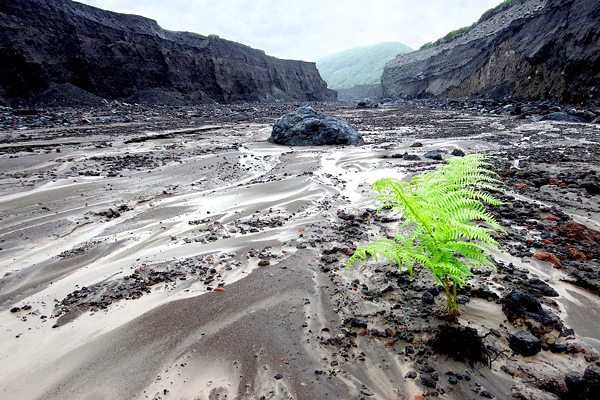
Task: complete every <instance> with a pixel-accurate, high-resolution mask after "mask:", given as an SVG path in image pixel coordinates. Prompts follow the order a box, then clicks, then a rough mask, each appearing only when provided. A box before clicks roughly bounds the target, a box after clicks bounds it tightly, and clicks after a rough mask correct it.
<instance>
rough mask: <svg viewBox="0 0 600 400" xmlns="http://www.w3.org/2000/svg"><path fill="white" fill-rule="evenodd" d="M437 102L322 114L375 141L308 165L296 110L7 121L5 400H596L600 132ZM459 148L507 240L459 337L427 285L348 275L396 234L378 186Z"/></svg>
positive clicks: (474, 294)
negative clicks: (482, 161) (273, 137)
mask: <svg viewBox="0 0 600 400" xmlns="http://www.w3.org/2000/svg"><path fill="white" fill-rule="evenodd" d="M425 105H427V104H426V103H422V102H417V103H404V104H386V105H381V106H380V107H378V108H372V109H357V108H356V106H355V105H353V104H345V103H340V104H312V106H313V107H314V108H315V109H317V110H319V111H323V112H325V113H328V114H330V115H334V116H338V117H343V118H346V119H348V120H349V121H350V122H351V123H352V124H353V125H354V126H355V127H356V128H357V130H358V131H359V132H360V133H361V134H362V135H363V137H364V139H365V141H366V143H367V144H366V145H364V146H360V147H343V146H327V147H294V148H292V147H287V146H279V145H274V144H271V143H269V142H267V140H266V139H267V138H268V137H269V135H270V133H271V127H272V125H273V123H274V122H275V120H276V119H277V118H278V117H280V116H281V115H283V114H284V113H286V112H288V111H291V110H293V109H295V108H296V107H298V106H300V104H275V105H236V106H214V105H211V106H198V107H192V106H189V107H179V108H174V107H145V106H137V105H129V104H123V103H116V102H114V103H107V104H106V105H105V106H104V107H96V108H88V109H73V108H71V109H52V110H44V111H42V112H39V110H8V109H3V110H2V112H3V113H4V114H3V118H4V121H5V123H4V125H3V127H2V130H1V131H0V164H1V165H2V168H1V170H0V171H1V172H0V221H1V225H0V248H1V250H0V276H1V278H0V335H1V338H2V343H3V346H2V349H0V382H1V383H0V388H1V389H0V393H1V396H0V397H2V398H10V399H32V398H40V399H42V398H43V399H55V398H56V399H58V398H60V399H82V398H135V399H144V398H150V399H159V398H162V399H169V398H177V399H225V398H228V399H235V398H237V399H263V398H264V399H290V398H292V399H316V398H318V399H325V398H331V399H341V398H344V399H362V398H372V399H415V398H428V397H438V396H439V397H441V398H448V399H479V398H482V397H483V398H497V399H510V398H520V399H556V398H560V399H580V398H589V399H592V398H597V397H594V396H597V395H598V384H599V379H600V378H599V377H600V367H599V366H598V353H599V352H600V325H599V324H598V323H597V321H598V319H599V317H600V304H599V300H600V299H599V297H598V295H599V290H600V266H599V262H598V248H599V244H600V232H599V231H598V230H600V227H599V225H600V219H599V218H598V210H599V206H600V204H599V201H600V165H599V163H598V161H599V157H600V147H599V141H600V125H599V124H590V123H571V122H562V121H540V120H538V119H539V118H530V116H529V115H525V116H521V118H517V117H516V116H515V115H510V114H509V112H508V111H507V112H506V113H504V112H498V113H489V112H488V113H485V114H482V113H481V110H478V109H477V107H468V109H467V108H465V107H456V106H455V107H440V106H439V104H438V103H430V104H429V105H430V106H433V107H425ZM513 114H514V113H513ZM590 119H591V117H590ZM456 149H459V150H461V151H462V152H464V153H466V154H468V153H483V154H485V155H486V156H488V157H489V160H490V161H491V162H492V163H493V164H494V166H495V168H496V172H497V173H498V174H499V175H500V177H501V178H502V180H503V181H504V183H505V185H504V186H502V187H499V189H500V190H501V191H502V192H501V193H498V196H499V197H500V198H501V199H502V200H503V201H504V202H505V205H504V206H500V207H491V208H490V211H491V212H492V213H493V214H494V215H495V216H496V217H497V218H498V220H499V221H500V222H501V224H502V226H503V227H504V229H505V230H506V231H507V234H506V235H503V236H499V237H498V239H499V241H500V243H501V250H500V251H499V252H495V253H494V259H495V261H496V268H490V267H480V268H473V273H474V274H475V275H474V276H473V277H472V278H470V279H469V280H468V283H467V285H466V286H465V287H464V288H462V289H461V290H460V291H459V300H460V303H461V304H460V306H459V312H460V315H459V318H458V323H452V322H451V321H448V318H447V316H446V315H445V307H446V304H445V295H444V293H443V291H440V288H439V287H438V286H437V285H436V284H435V282H434V281H433V279H432V278H431V276H430V275H429V274H428V272H427V271H420V270H418V269H417V270H416V271H415V274H414V276H412V277H411V276H409V274H408V273H407V272H406V271H399V270H398V268H397V267H396V266H389V265H388V264H387V263H377V262H375V261H374V260H371V261H370V262H366V263H363V264H359V263H356V264H354V265H353V266H352V267H351V268H348V269H345V268H344V265H345V262H346V260H347V259H348V257H349V255H350V254H352V251H353V250H354V249H355V248H356V247H357V246H358V245H361V244H366V243H367V242H369V241H371V240H374V239H376V238H378V237H382V236H392V235H394V234H395V233H396V232H397V229H398V227H399V225H400V224H401V221H402V219H401V215H398V214H390V213H386V212H382V213H379V214H376V213H375V209H376V206H375V205H374V204H373V203H372V199H373V197H374V196H373V194H372V193H371V192H370V190H369V185H370V184H371V183H372V182H373V181H374V180H376V179H377V178H379V177H384V176H395V177H398V178H401V179H410V177H411V176H413V175H414V174H417V173H419V172H420V171H424V170H427V169H430V168H433V167H435V166H436V165H439V164H440V163H442V162H443V160H435V159H430V158H426V157H424V155H425V154H426V153H428V152H431V151H437V152H439V155H440V156H441V158H442V159H446V158H448V157H452V155H451V153H452V152H453V151H454V150H456ZM437 158H439V157H437ZM524 354H525V355H524Z"/></svg>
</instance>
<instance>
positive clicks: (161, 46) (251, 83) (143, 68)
mask: <svg viewBox="0 0 600 400" xmlns="http://www.w3.org/2000/svg"><path fill="white" fill-rule="evenodd" d="M57 85H58V86H61V85H68V86H69V87H71V85H74V86H76V87H77V88H79V89H83V90H84V91H87V92H89V93H92V94H94V95H97V96H100V97H103V98H107V99H132V100H136V101H143V100H147V101H150V102H151V101H162V102H167V103H168V102H185V101H193V102H203V101H218V102H221V103H231V102H236V101H273V100H275V99H285V100H301V101H310V100H331V99H335V96H336V94H335V92H333V91H331V90H329V89H327V85H326V83H325V81H323V80H322V79H321V77H320V75H319V73H318V71H317V69H316V66H315V64H314V63H308V62H303V61H295V60H281V59H277V58H274V57H270V56H267V55H266V54H265V53H264V52H263V51H261V50H256V49H253V48H250V47H248V46H245V45H242V44H239V43H236V42H231V41H228V40H224V39H221V38H219V37H218V36H213V35H211V36H208V37H205V36H201V35H197V34H194V33H189V32H172V31H167V30H164V29H162V28H161V27H160V26H159V25H158V24H157V22H156V21H153V20H150V19H147V18H143V17H140V16H135V15H125V14H118V13H114V12H109V11H104V10H100V9H98V8H95V7H90V6H87V5H84V4H80V3H76V2H72V1H69V0H0V101H3V102H5V103H7V104H11V103H14V102H17V101H23V99H25V100H26V101H30V102H31V101H35V99H36V96H37V98H38V99H39V98H40V94H41V95H42V97H43V95H44V93H45V91H46V93H47V91H48V90H51V89H52V88H53V87H56V86H57Z"/></svg>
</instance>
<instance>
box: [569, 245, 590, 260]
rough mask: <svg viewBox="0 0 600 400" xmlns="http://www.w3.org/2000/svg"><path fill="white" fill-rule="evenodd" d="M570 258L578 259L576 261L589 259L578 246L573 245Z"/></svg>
mask: <svg viewBox="0 0 600 400" xmlns="http://www.w3.org/2000/svg"><path fill="white" fill-rule="evenodd" d="M569 259H571V260H576V261H582V260H587V257H586V255H585V254H583V253H582V252H581V250H579V249H578V248H575V247H571V248H570V249H569Z"/></svg>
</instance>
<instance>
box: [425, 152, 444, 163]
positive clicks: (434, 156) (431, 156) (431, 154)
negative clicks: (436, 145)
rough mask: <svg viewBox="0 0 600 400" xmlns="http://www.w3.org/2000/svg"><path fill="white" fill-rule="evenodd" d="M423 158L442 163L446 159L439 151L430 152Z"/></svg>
mask: <svg viewBox="0 0 600 400" xmlns="http://www.w3.org/2000/svg"><path fill="white" fill-rule="evenodd" d="M423 157H425V158H429V159H432V160H438V161H441V160H443V159H444V158H443V157H442V155H441V154H440V152H439V151H437V150H432V151H428V152H427V153H425V154H423Z"/></svg>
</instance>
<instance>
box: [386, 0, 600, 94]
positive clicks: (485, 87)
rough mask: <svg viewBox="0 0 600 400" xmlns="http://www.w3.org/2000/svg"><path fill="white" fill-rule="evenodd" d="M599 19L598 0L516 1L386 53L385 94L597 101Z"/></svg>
mask: <svg viewBox="0 0 600 400" xmlns="http://www.w3.org/2000/svg"><path fill="white" fill-rule="evenodd" d="M599 19H600V3H599V2H598V1H597V0H548V1H540V0H522V1H516V2H514V3H513V4H512V5H511V6H510V7H508V8H507V9H505V10H503V11H500V12H498V13H496V14H495V15H493V16H491V17H490V18H482V19H481V20H480V21H479V22H478V23H477V24H476V25H475V26H474V27H473V28H472V29H470V30H469V31H467V32H466V33H463V34H459V35H457V36H456V37H455V38H454V39H452V40H450V41H447V42H446V43H441V44H438V45H435V46H432V47H429V48H425V49H423V50H418V51H415V52H412V53H407V54H403V55H402V56H400V57H396V58H395V59H393V60H391V61H389V62H388V63H387V65H386V66H385V69H384V71H383V76H382V82H381V84H382V87H383V93H382V96H383V97H392V98H398V97H403V98H422V97H459V96H465V95H466V96H468V95H475V94H481V95H490V96H491V97H494V98H499V97H503V96H506V95H509V94H518V95H520V96H523V97H526V98H551V99H555V100H558V101H561V102H571V103H576V102H581V103H584V102H585V103H589V102H590V100H592V101H598V95H597V88H598V87H599V86H600V68H599V66H600V56H599V54H600V25H599V24H598V20H599Z"/></svg>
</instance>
